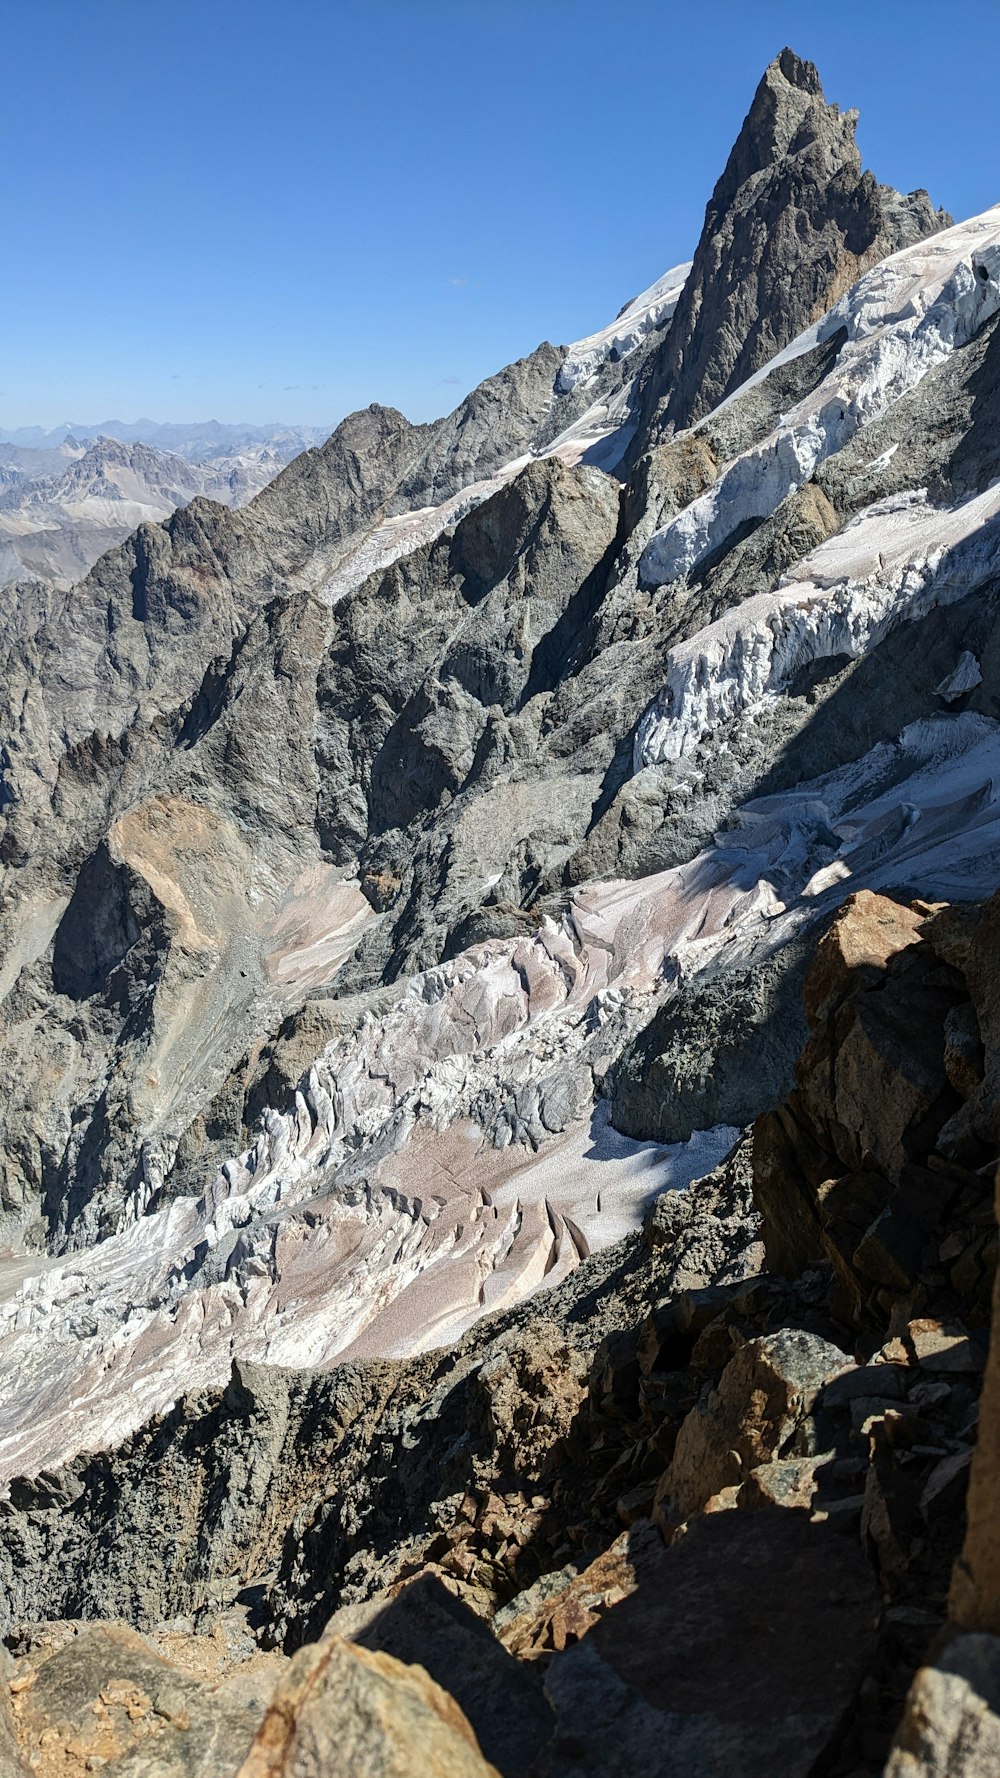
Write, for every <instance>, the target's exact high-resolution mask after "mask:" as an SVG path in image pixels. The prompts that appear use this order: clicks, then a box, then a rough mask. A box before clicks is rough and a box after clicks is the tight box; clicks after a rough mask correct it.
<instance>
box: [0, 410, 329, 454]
mask: <svg viewBox="0 0 1000 1778" xmlns="http://www.w3.org/2000/svg"><path fill="white" fill-rule="evenodd" d="M332 430H333V428H332V427H331V426H285V425H283V424H281V422H280V421H277V420H276V421H273V422H272V423H270V424H267V425H264V426H249V425H245V424H242V423H240V422H238V421H237V422H235V423H234V424H227V423H226V422H224V421H222V420H193V421H185V420H101V421H100V422H99V424H97V425H96V426H84V425H82V424H80V423H79V422H78V421H76V420H64V421H63V423H62V425H61V426H53V427H52V428H51V429H50V430H49V431H48V432H46V430H45V428H44V427H43V426H16V427H15V428H14V429H13V430H12V431H7V430H5V429H4V427H2V426H0V444H4V445H19V446H21V447H22V448H24V449H27V450H51V449H53V448H55V447H57V446H59V445H61V444H65V443H66V441H67V440H70V439H80V440H84V441H86V440H89V439H94V438H117V439H119V440H120V441H121V443H122V444H148V445H154V446H155V447H156V448H157V450H161V451H173V453H174V454H175V455H176V456H178V457H186V458H187V460H188V462H189V463H201V462H204V461H205V459H206V458H208V457H215V456H219V455H221V454H223V453H225V452H227V451H241V450H245V449H247V447H248V446H251V445H272V446H273V447H274V448H275V449H276V450H278V449H285V448H287V451H288V457H287V458H286V461H287V460H288V459H289V458H291V457H294V456H297V454H298V452H299V451H303V450H305V449H306V447H307V446H308V445H314V444H322V442H323V440H324V438H326V437H328V435H329V433H330V432H331V431H332Z"/></svg>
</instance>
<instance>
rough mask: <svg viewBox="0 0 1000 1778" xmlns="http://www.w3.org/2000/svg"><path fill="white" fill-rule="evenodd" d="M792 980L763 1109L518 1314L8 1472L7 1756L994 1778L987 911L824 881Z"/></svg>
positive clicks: (403, 1769) (64, 1764)
mask: <svg viewBox="0 0 1000 1778" xmlns="http://www.w3.org/2000/svg"><path fill="white" fill-rule="evenodd" d="M804 1002H805V1009H806V1015H807V1018H808V1022H809V1038H808V1041H807V1044H806V1047H805V1049H804V1051H803V1053H802V1055H801V1057H800V1060H799V1063H798V1068H797V1077H796V1085H795V1089H794V1091H793V1092H792V1094H791V1096H790V1097H789V1098H788V1099H787V1100H786V1102H785V1103H784V1104H783V1105H781V1106H780V1107H779V1109H778V1110H777V1111H775V1112H773V1113H770V1114H768V1115H767V1116H765V1117H762V1118H760V1119H759V1120H758V1121H757V1123H756V1125H755V1126H754V1128H753V1129H752V1131H751V1132H748V1133H747V1134H746V1135H745V1136H744V1137H743V1138H742V1139H741V1141H740V1142H739V1144H738V1145H737V1147H736V1149H735V1150H734V1152H733V1154H732V1155H731V1156H730V1158H729V1159H728V1160H727V1161H726V1162H725V1163H724V1164H723V1166H722V1167H720V1168H719V1169H717V1171H716V1172H715V1173H714V1174H712V1175H710V1176H708V1177H707V1178H705V1179H703V1180H701V1181H699V1182H697V1183H696V1184H695V1185H694V1186H693V1187H692V1188H691V1189H690V1190H689V1191H688V1192H684V1193H681V1192H670V1193H667V1194H665V1195H664V1196H663V1197H662V1198H660V1200H659V1201H658V1203H657V1205H656V1207H655V1209H654V1211H653V1213H652V1215H651V1216H650V1217H649V1219H648V1220H647V1223H646V1226H645V1228H644V1231H643V1233H642V1236H641V1237H633V1238H632V1239H630V1240H629V1241H627V1242H625V1243H622V1244H621V1245H620V1246H619V1247H618V1248H616V1249H613V1250H611V1251H610V1252H609V1253H605V1254H603V1255H600V1256H598V1257H597V1258H595V1259H594V1260H592V1261H589V1262H587V1263H585V1264H584V1265H583V1266H582V1267H581V1268H580V1269H579V1270H578V1271H577V1272H576V1273H575V1274H574V1275H573V1277H572V1278H570V1279H568V1280H566V1281H565V1283H564V1284H562V1285H561V1286H558V1287H557V1288H556V1289H555V1290H553V1291H552V1292H550V1293H549V1294H548V1295H547V1296H545V1297H544V1298H542V1299H538V1300H536V1301H535V1302H534V1303H531V1304H528V1305H524V1306H522V1308H521V1309H520V1310H518V1311H516V1312H514V1313H512V1314H508V1315H507V1316H505V1317H496V1318H494V1319H492V1320H491V1321H488V1322H485V1323H483V1324H481V1325H480V1326H479V1327H478V1328H477V1329H474V1330H473V1332H472V1334H471V1335H469V1336H467V1338H466V1339H465V1340H464V1341H463V1342H461V1343H460V1345H459V1346H458V1347H457V1348H454V1349H452V1350H450V1351H447V1352H440V1353H434V1354H430V1355H428V1356H427V1357H425V1358H423V1359H418V1360H410V1361H401V1362H396V1363H387V1362H385V1361H378V1362H376V1361H371V1362H369V1363H367V1364H364V1363H359V1364H357V1365H354V1366H349V1367H343V1369H342V1370H340V1371H338V1372H333V1373H327V1374H319V1373H313V1374H308V1375H307V1376H306V1377H304V1378H303V1377H301V1376H300V1377H298V1378H296V1377H294V1376H293V1375H292V1374H291V1373H282V1372H271V1371H265V1370H263V1369H258V1368H257V1367H252V1366H246V1367H242V1368H241V1369H240V1370H239V1371H238V1372H237V1373H236V1374H234V1377H233V1380H232V1382H231V1383H230V1385H229V1387H228V1389H227V1390H225V1391H223V1392H221V1393H220V1392H215V1393H214V1394H213V1393H209V1394H202V1395H199V1396H193V1397H188V1398H187V1399H186V1400H185V1401H183V1402H182V1403H180V1404H179V1405H178V1408H177V1409H176V1410H174V1412H173V1413H172V1414H171V1415H168V1416H165V1417H163V1418H162V1419H160V1420H159V1421H156V1422H154V1423H153V1424H152V1426H151V1427H148V1428H145V1429H144V1431H143V1433H142V1434H141V1435H138V1436H137V1437H136V1438H134V1439H132V1440H130V1441H129V1442H128V1443H127V1444H126V1445H124V1446H122V1447H121V1448H120V1449H119V1450H118V1451H116V1452H114V1453H112V1454H111V1455H109V1456H102V1457H94V1458H81V1459H79V1460H77V1461H76V1462H75V1463H74V1464H72V1465H70V1466H68V1467H67V1468H66V1469H64V1470H62V1471H58V1472H50V1473H49V1474H48V1475H44V1476H41V1477H39V1478H36V1479H35V1480H34V1481H32V1482H23V1483H19V1484H15V1486H14V1488H13V1489H12V1491H11V1499H10V1501H9V1503H7V1504H6V1505H5V1508H4V1518H3V1522H2V1544H3V1552H4V1556H3V1559H4V1563H5V1567H6V1573H5V1576H4V1578H5V1582H6V1589H5V1591H6V1596H7V1598H8V1601H9V1602H10V1605H11V1606H12V1614H11V1621H10V1624H9V1628H8V1630H7V1634H6V1647H7V1650H8V1651H9V1652H8V1654H7V1656H6V1660H7V1668H6V1675H5V1676H6V1681H7V1684H6V1687H5V1688H4V1694H3V1703H2V1709H0V1750H2V1752H0V1769H2V1770H3V1771H4V1772H5V1773H6V1772H11V1773H17V1774H19V1778H20V1774H23V1773H38V1774H42V1778H70V1775H73V1778H76V1775H77V1774H83V1773H88V1772H96V1771H100V1772H102V1773H104V1774H105V1778H119V1775H121V1778H126V1774H128V1775H129V1778H134V1775H136V1774H145V1773H148V1774H154V1773H155V1774H156V1775H157V1778H160V1775H169V1778H173V1775H174V1774H176V1775H177V1778H237V1775H238V1778H314V1775H318V1774H320V1773H326V1772H344V1773H347V1772H350V1773H351V1774H369V1773H370V1774H373V1775H374V1774H379V1775H381V1774H399V1775H400V1778H402V1775H403V1774H416V1773H418V1772H419V1773H420V1774H422V1775H423V1774H435V1775H436V1774H440V1775H441V1778H445V1775H448V1778H450V1775H451V1774H462V1775H465V1774H469V1775H470V1778H471V1775H472V1774H479V1775H482V1774H485V1773H488V1772H497V1773H500V1774H501V1775H502V1778H557V1775H559V1778H570V1775H579V1778H583V1775H584V1774H588V1775H589V1774H594V1775H597V1774H600V1775H601V1778H604V1775H608V1778H615V1775H617V1774H621V1775H622V1778H624V1775H625V1774H626V1773H627V1774H629V1778H658V1775H660V1774H663V1773H665V1772H692V1773H693V1772H697V1773H699V1774H706V1775H711V1778H715V1775H718V1778H722V1775H723V1774H726V1778H730V1775H731V1774H735V1773H738V1774H740V1775H741V1778H756V1775H757V1774H760V1775H761V1778H764V1775H765V1774H768V1775H769V1778H773V1774H775V1773H777V1772H780V1773H781V1774H782V1775H783V1778H799V1775H801V1778H808V1775H810V1774H818V1773H823V1774H824V1778H852V1775H854V1778H859V1775H860V1774H863V1773H871V1774H875V1773H880V1772H883V1771H884V1772H885V1773H886V1774H888V1775H891V1778H931V1775H933V1778H979V1775H980V1774H986V1773H994V1772H995V1771H996V1770H997V1769H1000V1542H998V1539H997V1536H996V1521H995V1512H994V1503H995V1498H996V1487H997V1484H998V1466H1000V1367H998V1363H997V1357H996V1355H994V1356H993V1358H989V1357H988V1352H989V1327H990V1317H991V1305H990V1295H991V1288H992V1279H993V1274H994V1272H995V1256H996V1248H997V1231H996V1223H995V1217H994V1210H993V1203H992V1195H993V1177H994V1171H995V1154H996V1143H997V1134H998V1117H1000V1096H998V1094H1000V897H996V898H994V900H993V901H991V902H989V903H987V904H986V905H985V906H983V907H970V906H965V907H948V906H942V905H938V906H930V905H928V904H925V903H915V904H913V905H912V906H909V907H907V906H903V905H901V904H899V903H897V902H894V901H890V900H888V899H886V898H884V897H881V896H877V895H874V894H870V893H867V892H863V893H860V894H858V895H855V896H853V897H851V899H850V900H849V901H848V902H847V903H846V904H845V905H844V907H843V908H842V909H841V911H840V912H839V914H838V915H837V917H836V919H835V920H834V922H833V924H832V926H831V927H830V929H829V930H828V932H827V934H826V936H825V937H824V938H823V939H822V940H821V941H820V943H819V945H818V948H817V951H816V955H815V957H814V960H813V962H812V964H811V966H810V968H809V970H808V972H807V975H806V980H805V990H804ZM993 1313H994V1315H996V1313H997V1309H996V1307H995V1308H994V1311H993ZM984 1371H985V1372H986V1378H987V1381H986V1390H985V1394H982V1384H983V1376H984ZM981 1404H982V1412H980V1407H981ZM970 1473H971V1483H970ZM967 1500H968V1505H969V1510H968V1516H967V1515H966V1502H967ZM29 1599H31V1600H33V1601H34V1600H41V1601H43V1609H46V1610H49V1611H50V1612H51V1617H50V1618H49V1620H48V1621H45V1622H42V1623H38V1622H24V1621H20V1620H21V1618H22V1616H23V1609H24V1605H25V1604H26V1602H27V1601H28V1600H29ZM161 1601H166V1602H167V1607H166V1608H167V1609H168V1610H169V1611H171V1612H172V1613H173V1614H174V1615H172V1616H171V1617H169V1618H168V1619H167V1620H165V1621H163V1620H161V1621H156V1620H155V1619H154V1616H153V1612H154V1609H155V1608H156V1605H155V1604H154V1602H157V1603H158V1602H161ZM159 1608H160V1609H161V1610H162V1609H163V1607H162V1605H160V1607H159ZM136 1626H138V1628H137V1627H136ZM140 1630H141V1632H142V1633H140ZM296 1649H297V1650H298V1652H293V1651H294V1650H296Z"/></svg>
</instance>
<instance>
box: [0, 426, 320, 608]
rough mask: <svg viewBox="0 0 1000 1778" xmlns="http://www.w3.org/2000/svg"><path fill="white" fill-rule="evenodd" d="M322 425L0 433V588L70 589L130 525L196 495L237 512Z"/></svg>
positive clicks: (309, 442)
mask: <svg viewBox="0 0 1000 1778" xmlns="http://www.w3.org/2000/svg"><path fill="white" fill-rule="evenodd" d="M324 437H325V432H324V429H323V428H321V427H299V428H296V427H291V426H279V425H275V426H239V425H233V426H229V425H223V424H221V423H220V422H219V421H217V420H206V421H204V422H201V423H198V424H193V425H182V424H171V423H163V424H161V423H160V422H158V421H155V420H137V421H135V423H134V424H129V425H126V424H124V423H123V422H122V421H120V420H109V421H106V422H105V423H103V424H102V425H101V426H96V427H95V426H70V424H69V423H68V422H67V423H66V424H65V425H63V426H56V427H53V429H52V430H51V431H50V432H45V431H43V430H42V428H41V427H38V426H22V427H19V428H18V429H17V430H15V431H13V432H6V433H3V432H0V585H7V584H9V583H11V582H13V581H22V580H38V581H43V582H44V583H46V584H47V585H50V586H54V587H61V588H65V587H69V586H72V585H73V583H74V581H77V580H79V579H81V578H82V576H83V575H85V574H86V573H87V571H88V569H90V568H92V567H93V565H94V563H95V562H96V561H97V560H98V558H99V557H100V556H102V555H103V554H104V552H105V550H107V549H112V548H113V547H114V546H115V545H116V544H118V543H121V542H122V541H123V539H124V538H126V537H127V536H128V535H129V533H130V532H131V531H133V530H134V529H135V527H136V526H137V525H140V524H143V523H144V522H145V521H147V520H151V521H153V522H157V521H159V520H160V519H164V518H167V517H168V516H169V514H170V513H171V512H173V511H175V510H176V508H177V507H179V506H186V505H187V503H188V501H189V500H192V499H193V498H194V496H195V495H196V494H204V495H206V496H207V497H208V498H209V499H212V500H217V501H219V502H220V503H221V504H222V505H224V506H240V505H242V504H243V503H244V502H245V501H247V500H250V499H252V498H253V496H254V494H258V493H259V492H260V490H261V488H263V487H265V486H266V484H267V483H268V482H269V481H271V479H272V478H273V477H274V476H275V475H276V474H277V473H278V470H279V469H283V468H284V466H285V464H286V463H289V462H291V460H292V458H293V457H297V456H298V455H299V454H300V452H302V451H304V450H306V449H308V448H309V447H310V446H311V445H314V444H318V443H321V442H322V440H323V438H324Z"/></svg>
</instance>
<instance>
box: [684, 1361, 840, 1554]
mask: <svg viewBox="0 0 1000 1778" xmlns="http://www.w3.org/2000/svg"><path fill="white" fill-rule="evenodd" d="M849 1363H850V1360H849V1359H848V1358H846V1357H845V1355H844V1353H843V1352H841V1351H840V1350H839V1349H838V1347H836V1346H832V1345H830V1344H829V1343H828V1342H827V1341H826V1340H821V1339H819V1338H818V1337H817V1336H816V1335H815V1334H809V1333H803V1332H801V1331H799V1330H798V1329H782V1330H781V1331H780V1332H779V1333H774V1334H765V1335H764V1336H763V1337H762V1338H760V1339H756V1340H750V1341H748V1342H747V1344H746V1345H745V1346H743V1347H742V1348H741V1349H740V1351H739V1352H737V1354H736V1356H735V1357H734V1358H732V1359H730V1361H729V1363H728V1364H727V1366H726V1368H725V1370H724V1371H723V1373H722V1376H721V1378H720V1380H719V1386H718V1388H717V1389H713V1390H711V1391H709V1392H708V1393H707V1394H706V1395H705V1396H704V1397H703V1398H702V1400H701V1401H699V1402H698V1403H696V1405H695V1406H694V1407H693V1408H692V1409H691V1412H690V1413H689V1414H688V1416H687V1418H686V1420H685V1421H684V1424H683V1425H682V1427H681V1429H680V1432H679V1433H678V1435H677V1445H676V1449H675V1451H674V1455H673V1459H672V1461H671V1464H670V1468H669V1470H668V1471H667V1474H666V1476H665V1477H664V1481H663V1483H662V1484H661V1497H665V1498H668V1499H669V1500H670V1501H671V1502H672V1505H673V1509H674V1513H675V1515H676V1518H677V1520H683V1519H686V1518H688V1517H690V1515H691V1514H692V1513H694V1512H697V1511H698V1509H699V1507H702V1506H704V1504H705V1502H706V1500H708V1499H709V1497H710V1496H711V1495H713V1494H717V1493H718V1492H719V1490H720V1489H722V1488H727V1487H732V1486H734V1485H735V1484H737V1483H739V1482H741V1481H742V1480H743V1479H744V1477H745V1476H746V1475H747V1474H749V1472H750V1471H751V1470H753V1469H755V1468H757V1466H758V1465H759V1464H762V1463H769V1462H770V1461H771V1459H772V1458H774V1457H775V1456H777V1454H778V1453H779V1452H780V1450H781V1448H782V1446H783V1445H784V1444H785V1442H786V1440H787V1439H788V1438H789V1437H790V1436H791V1434H792V1433H793V1432H794V1430H795V1428H796V1426H798V1425H799V1423H800V1422H801V1420H803V1419H804V1417H805V1416H806V1414H808V1413H809V1411H810V1409H811V1408H812V1406H813V1403H814V1402H815V1400H816V1397H817V1395H818V1393H819V1391H820V1389H821V1388H822V1386H823V1384H824V1383H826V1382H827V1381H828V1379H829V1378H831V1377H834V1376H836V1375H837V1374H838V1373H839V1372H840V1371H842V1370H844V1369H845V1368H846V1367H847V1366H848V1365H849Z"/></svg>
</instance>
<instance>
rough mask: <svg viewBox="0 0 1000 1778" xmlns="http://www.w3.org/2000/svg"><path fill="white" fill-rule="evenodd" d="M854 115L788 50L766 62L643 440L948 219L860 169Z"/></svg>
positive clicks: (718, 192)
mask: <svg viewBox="0 0 1000 1778" xmlns="http://www.w3.org/2000/svg"><path fill="white" fill-rule="evenodd" d="M856 122H857V114H856V112H850V111H849V112H845V113H843V114H842V113H841V112H840V111H839V110H838V109H837V107H836V106H835V105H828V104H827V102H826V100H825V99H824V97H823V88H822V86H821V84H820V78H819V74H818V72H817V70H816V69H815V68H814V66H813V64H812V63H811V62H803V61H800V60H799V58H798V56H796V55H794V54H793V52H792V51H791V50H789V49H785V50H782V52H781V54H780V55H779V56H777V57H776V58H775V60H774V61H773V62H772V63H771V65H770V67H769V68H768V69H767V70H766V72H765V74H764V77H763V79H762V81H761V83H760V85H759V87H758V88H757V92H756V94H755V95H754V101H753V104H752V105H751V107H750V110H749V112H748V114H747V117H746V120H745V122H744V125H743V128H742V130H741V132H740V134H739V136H738V138H737V140H736V144H735V146H734V148H733V151H732V153H731V155H730V157H729V160H728V162H727V163H726V168H725V171H724V172H723V174H722V177H721V178H720V180H719V182H718V184H717V186H716V188H715V190H714V192H713V193H712V197H711V199H710V201H709V204H708V208H707V210H706V213H705V225H704V228H703V231H702V236H701V240H700V241H699V243H698V247H697V251H696V253H695V258H694V265H693V267H692V270H691V274H690V277H689V278H688V282H687V284H686V286H685V288H684V291H683V294H682V296H681V299H680V302H679V303H678V306H677V311H676V313H675V315H674V319H673V322H672V324H671V328H670V332H669V335H668V336H667V339H666V340H665V341H664V344H663V347H662V350H661V359H660V363H659V364H658V365H656V366H655V368H654V369H653V371H652V374H651V381H650V386H649V388H648V391H647V396H646V402H645V415H644V419H645V428H644V430H645V431H647V432H648V434H649V436H651V437H652V438H653V439H655V438H656V437H657V436H659V435H660V434H662V433H663V432H664V431H666V432H667V433H669V432H671V431H677V430H680V429H681V428H682V427H684V426H689V425H691V424H692V422H694V421H696V420H698V419H700V418H701V417H702V416H703V415H704V414H707V413H708V412H709V411H710V409H711V408H713V407H714V406H715V405H716V403H717V402H719V401H721V400H722V399H723V397H724V396H726V395H728V394H729V393H730V392H731V391H732V390H734V389H736V388H738V387H739V385H740V383H742V382H743V381H744V380H745V379H746V377H748V376H749V375H750V374H751V373H752V372H753V371H755V370H758V369H759V368H760V367H761V366H762V365H764V364H766V363H767V361H768V360H769V359H770V358H772V357H773V356H774V354H775V353H776V352H777V351H779V350H780V349H781V347H782V346H785V345H787V344H788V342H789V340H791V339H794V337H795V335H796V334H798V333H800V332H801V331H802V329H803V328H805V327H807V326H808V325H809V324H810V323H811V322H813V321H816V320H818V319H819V317H820V316H821V315H822V314H824V313H825V311H826V310H827V309H829V308H830V307H831V306H832V305H833V303H834V302H836V300H837V298H838V297H840V296H841V295H843V293H844V291H845V290H846V289H847V287H848V286H849V285H850V284H852V283H853V282H854V280H855V279H856V278H857V277H858V276H859V275H860V274H861V273H862V272H863V271H865V270H866V269H867V268H868V267H869V266H871V265H874V264H875V262H876V261H877V260H879V259H882V258H883V257H884V256H885V255H886V254H887V253H892V252H894V251H895V250H896V248H898V247H903V246H908V245H909V244H910V243H911V242H912V241H915V240H919V239H922V238H923V236H925V235H927V234H930V233H932V232H933V231H934V230H935V229H938V228H941V227H943V226H945V224H946V222H947V221H949V220H950V218H947V217H945V216H944V214H943V213H942V212H935V211H934V210H933V209H932V207H931V204H930V200H929V199H928V197H927V194H926V192H911V193H910V194H909V196H908V197H906V198H903V197H901V196H900V194H899V193H897V192H894V191H892V190H891V188H889V187H886V186H880V185H879V184H878V181H877V180H876V179H875V177H874V175H873V174H871V173H869V172H863V171H862V167H861V156H860V154H859V153H858V149H857V145H856V143H855V140H854V130H855V125H856Z"/></svg>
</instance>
